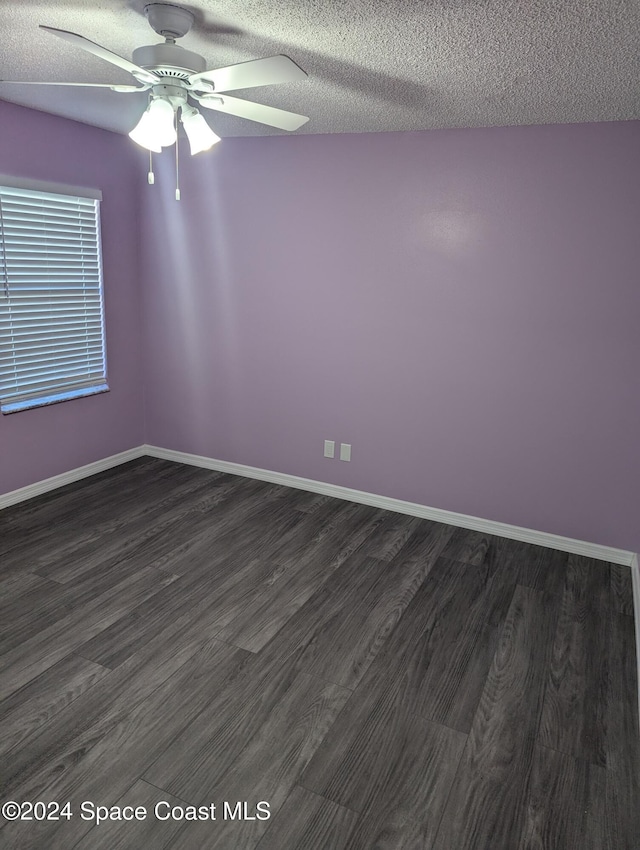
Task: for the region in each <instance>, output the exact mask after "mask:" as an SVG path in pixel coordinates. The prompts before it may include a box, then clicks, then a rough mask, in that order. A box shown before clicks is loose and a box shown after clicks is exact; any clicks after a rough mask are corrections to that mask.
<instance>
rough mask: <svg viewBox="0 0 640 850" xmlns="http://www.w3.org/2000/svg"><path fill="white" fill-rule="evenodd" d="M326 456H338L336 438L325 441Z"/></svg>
mask: <svg viewBox="0 0 640 850" xmlns="http://www.w3.org/2000/svg"><path fill="white" fill-rule="evenodd" d="M324 456H325V457H335V456H336V441H335V440H325V441H324Z"/></svg>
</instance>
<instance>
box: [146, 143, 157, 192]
mask: <svg viewBox="0 0 640 850" xmlns="http://www.w3.org/2000/svg"><path fill="white" fill-rule="evenodd" d="M152 156H153V154H152V152H151V151H149V173H148V174H147V180H148V181H149V184H150V185H153V184H154V183H155V179H156V178H155V176H154V174H153V159H152Z"/></svg>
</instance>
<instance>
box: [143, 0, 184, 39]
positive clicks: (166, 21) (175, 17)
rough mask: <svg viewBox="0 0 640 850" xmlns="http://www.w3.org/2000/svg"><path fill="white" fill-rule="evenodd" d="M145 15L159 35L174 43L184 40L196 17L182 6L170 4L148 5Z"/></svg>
mask: <svg viewBox="0 0 640 850" xmlns="http://www.w3.org/2000/svg"><path fill="white" fill-rule="evenodd" d="M144 13H145V15H146V16H147V19H148V20H149V24H150V25H151V27H152V29H154V30H155V31H156V32H157V33H158V35H161V36H162V37H163V38H168V39H169V40H171V41H173V40H175V39H176V38H182V37H183V36H184V35H186V34H187V33H188V32H189V30H190V29H191V27H192V26H193V21H194V16H193V13H192V12H190V11H189V10H188V9H183V8H182V6H174V5H173V4H170V3H148V4H147V5H146V6H145V7H144Z"/></svg>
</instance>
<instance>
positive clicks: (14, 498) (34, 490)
mask: <svg viewBox="0 0 640 850" xmlns="http://www.w3.org/2000/svg"><path fill="white" fill-rule="evenodd" d="M144 454H147V452H146V451H145V450H144V446H136V448H135V449H128V450H127V451H126V452H120V453H119V454H117V455H111V457H105V458H103V459H102V460H96V461H94V462H93V463H87V464H86V465H85V466H78V467H77V468H76V469H70V470H69V472H63V473H61V474H60V475H54V476H53V477H52V478H45V479H44V480H43V481H36V482H35V484H29V485H27V486H26V487H21V488H20V489H19V490H12V491H11V492H10V493H4V494H3V495H0V510H2V508H8V507H9V505H15V504H17V503H18V502H24V501H26V500H27V499H33V498H34V496H40V495H41V494H42V493H48V492H49V490H57V489H58V487H64V486H65V484H72V483H73V482H74V481H80V479H81V478H88V477H89V476H90V475H96V474H97V473H98V472H104V470H105V469H111V467H112V466H119V465H120V464H121V463H127V461H129V460H135V459H136V458H137V457H142V455H144Z"/></svg>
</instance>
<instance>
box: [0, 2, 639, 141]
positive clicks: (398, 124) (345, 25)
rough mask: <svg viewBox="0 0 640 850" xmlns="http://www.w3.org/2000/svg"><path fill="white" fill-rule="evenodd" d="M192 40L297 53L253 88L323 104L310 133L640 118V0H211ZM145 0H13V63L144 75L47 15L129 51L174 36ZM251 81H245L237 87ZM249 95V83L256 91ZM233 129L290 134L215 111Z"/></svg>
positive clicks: (96, 118)
mask: <svg viewBox="0 0 640 850" xmlns="http://www.w3.org/2000/svg"><path fill="white" fill-rule="evenodd" d="M184 5H187V6H188V7H189V8H190V9H191V10H192V11H194V12H195V14H196V18H197V20H196V24H195V26H194V29H193V30H192V31H191V32H190V33H189V34H188V35H187V36H186V37H185V38H183V39H182V40H181V42H180V43H181V44H182V45H183V46H184V47H186V48H188V49H191V50H195V51H196V52H198V53H201V54H202V55H203V56H204V57H205V58H206V60H207V64H208V67H222V66H224V65H228V64H233V63H235V62H244V61H247V60H248V59H254V58H259V57H262V56H269V55H272V54H274V53H286V54H288V55H289V56H291V57H292V58H293V59H294V60H295V61H296V62H297V63H298V64H299V65H301V66H302V67H303V68H304V69H305V70H306V71H307V73H308V74H309V79H308V80H306V81H303V82H299V83H293V84H287V85H279V86H270V87H265V88H258V89H251V90H248V91H247V92H246V93H245V96H246V98H247V99H249V100H256V101H260V102H262V103H266V104H269V105H272V106H279V107H281V108H283V109H290V110H292V111H294V112H300V113H302V114H304V115H308V116H309V117H310V119H311V120H310V121H309V123H308V124H306V125H305V126H304V127H302V128H301V129H300V130H298V131H297V133H298V134H309V133H312V134H314V133H315V134H317V133H360V132H379V131H392V130H424V129H430V128H438V127H483V126H505V125H516V124H551V123H578V122H592V121H624V120H629V119H638V118H640V51H639V50H638V46H639V45H640V4H639V3H638V2H637V0H562V2H559V0H526V2H525V0H485V1H484V2H483V0H420V2H418V0H409V2H402V0H386V2H385V0H198V2H197V3H196V4H184ZM143 8H144V2H141V1H140V0H101V2H100V3H96V2H95V0H68V1H67V2H64V0H63V2H58V0H55V2H54V0H49V2H46V1H45V2H37V3H36V2H20V0H16V2H7V0H0V26H1V29H2V33H3V47H2V51H1V53H0V79H13V80H19V79H22V80H59V81H64V80H67V81H74V82H100V83H105V82H107V83H108V82H119V83H127V82H131V78H130V77H129V75H128V74H127V73H126V72H124V71H121V70H120V69H118V68H115V67H112V66H110V65H109V64H108V63H106V62H104V61H103V60H100V59H98V58H96V57H94V56H91V55H89V54H85V53H84V52H83V51H82V50H80V49H78V48H75V47H73V46H72V45H64V44H62V42H59V41H58V40H57V39H55V38H54V37H53V36H51V35H49V34H48V33H46V32H44V31H43V30H39V29H38V24H41V23H42V24H47V25H49V26H54V27H58V28H60V29H68V30H71V31H73V32H78V33H80V34H81V35H84V36H86V37H87V38H90V39H91V40H92V41H97V42H98V43H100V44H102V45H104V46H105V47H108V48H109V49H111V50H113V51H115V52H116V53H119V54H120V55H122V56H126V57H127V58H129V57H130V56H131V53H132V51H133V50H134V48H136V47H138V46H140V45H142V44H152V43H155V42H156V41H158V40H159V37H157V36H156V34H155V33H154V32H153V31H152V30H151V29H150V27H149V25H148V23H147V21H146V19H145V17H144V14H143ZM234 94H236V93H234ZM237 95H238V96H239V97H242V96H243V94H242V92H238V93H237ZM0 97H1V98H3V99H6V100H12V101H14V102H16V103H20V104H23V105H25V106H31V107H34V108H36V109H41V110H44V111H47V112H52V113H55V114H58V115H63V116H65V117H68V118H72V119H75V120H78V121H82V122H85V123H87V124H93V125H95V126H99V127H103V128H105V129H109V130H115V131H117V132H121V133H125V132H128V131H129V130H130V129H131V127H132V126H133V125H134V124H135V122H136V121H137V119H138V117H139V115H140V113H141V110H142V109H144V104H145V103H146V95H138V94H133V95H125V94H116V93H114V92H110V91H101V90H94V91H90V90H89V91H87V90H83V89H51V88H44V87H43V88H36V87H32V86H24V87H20V88H18V87H11V88H10V87H8V86H0ZM207 119H208V120H209V122H210V124H211V125H212V126H213V127H214V129H216V131H217V132H218V133H219V134H220V135H221V136H256V135H258V136H259V135H277V134H280V132H281V131H279V130H275V129H272V128H269V127H264V126H262V125H260V124H256V123H254V122H251V121H246V120H243V119H241V118H235V117H232V116H227V115H222V114H220V113H207Z"/></svg>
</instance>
